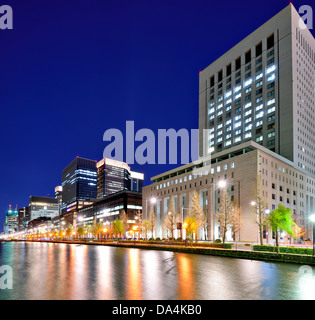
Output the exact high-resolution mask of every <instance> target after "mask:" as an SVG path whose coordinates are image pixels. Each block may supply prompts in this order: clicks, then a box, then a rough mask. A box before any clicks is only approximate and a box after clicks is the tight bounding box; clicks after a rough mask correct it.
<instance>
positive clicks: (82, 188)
mask: <svg viewBox="0 0 315 320" xmlns="http://www.w3.org/2000/svg"><path fill="white" fill-rule="evenodd" d="M62 188H63V190H62V213H66V212H70V211H76V210H78V209H79V208H80V207H82V206H83V205H84V203H85V202H88V203H90V201H89V200H91V199H96V197H97V170H96V161H94V160H88V159H84V158H79V157H77V158H76V159H74V160H73V161H72V162H71V163H70V164H69V165H68V166H67V167H66V168H65V169H64V170H63V171H62Z"/></svg>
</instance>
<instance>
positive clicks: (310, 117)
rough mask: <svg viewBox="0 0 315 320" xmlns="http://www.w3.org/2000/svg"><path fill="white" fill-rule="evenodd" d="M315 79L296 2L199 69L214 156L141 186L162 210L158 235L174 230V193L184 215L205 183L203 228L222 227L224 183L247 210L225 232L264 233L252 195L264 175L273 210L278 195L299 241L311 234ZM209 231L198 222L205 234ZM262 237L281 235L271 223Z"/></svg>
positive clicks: (313, 57)
mask: <svg viewBox="0 0 315 320" xmlns="http://www.w3.org/2000/svg"><path fill="white" fill-rule="evenodd" d="M314 89H315V41H314V38H313V36H312V34H311V33H310V31H309V30H308V29H307V27H306V25H305V24H304V22H303V21H302V19H301V18H300V16H299V15H298V13H297V11H296V10H295V8H294V7H293V6H292V5H291V4H290V5H289V6H287V7H286V8H284V9H283V10H282V11H281V12H279V13H278V14H277V15H275V16H274V17H273V18H271V19H270V20H269V21H267V22H266V23H265V24H263V25H262V26H261V27H259V28H258V29H257V30H256V31H254V32H252V33H251V34H250V35H249V36H247V37H246V38H245V39H243V40H242V41H241V42H239V43H238V44H236V45H235V46H234V47H233V48H232V49H230V50H229V51H227V52H226V53H225V54H224V55H222V56H221V57H220V58H219V59H217V60H216V61H214V62H213V63H212V64H211V65H209V66H208V67H207V68H206V69H204V70H203V71H202V72H201V73H200V77H199V129H200V138H199V150H200V156H206V155H207V156H208V155H211V159H209V160H208V159H207V161H206V162H205V161H204V159H202V158H200V159H199V160H198V161H195V162H194V163H190V164H187V165H185V166H181V167H179V168H176V169H174V170H171V171H168V172H165V173H162V174H159V175H157V176H155V177H152V178H151V181H152V184H151V185H149V186H146V187H144V188H143V209H144V216H148V213H149V210H150V207H151V208H152V209H153V212H155V214H156V218H157V228H156V231H155V232H156V235H155V236H159V237H165V236H166V235H167V232H166V230H165V227H164V221H165V217H166V216H167V214H168V208H169V203H170V202H171V201H173V208H178V209H179V210H180V212H181V219H182V221H184V219H185V217H186V215H187V212H189V210H190V208H191V207H192V194H193V193H194V192H197V193H199V195H200V199H201V206H202V208H203V209H204V212H205V213H206V215H207V217H208V224H207V227H208V230H207V231H206V232H205V233H206V234H207V236H208V238H210V239H215V238H217V237H222V228H220V223H219V221H218V219H217V215H216V212H217V211H218V208H219V203H220V200H221V199H220V188H226V189H227V190H228V192H229V194H230V195H231V198H232V201H233V205H234V208H237V209H238V210H239V212H240V217H239V222H238V223H239V226H238V227H239V228H238V229H239V230H238V231H232V230H230V231H229V234H228V236H227V238H228V239H229V240H238V241H255V242H257V241H259V231H258V228H257V225H256V224H255V223H254V218H253V215H256V211H255V210H256V209H255V206H254V207H253V206H252V205H251V204H252V203H253V200H255V199H256V198H255V197H256V195H255V192H254V190H255V188H256V187H257V185H258V184H261V186H260V189H261V194H260V196H261V197H262V198H263V199H264V200H265V203H266V204H265V208H264V209H265V215H267V214H268V212H270V211H271V210H273V209H275V208H276V207H277V206H278V204H282V205H284V206H286V207H288V208H290V209H292V212H293V219H294V221H295V222H296V224H297V226H298V228H300V230H302V235H300V236H299V237H298V241H302V239H304V240H305V239H310V238H311V234H312V228H311V224H310V222H309V216H310V214H312V213H313V212H314V210H315V162H314V159H315V143H314V142H315V121H314V116H315V112H314V111H315V110H314V107H315V106H314V101H315V97H314V95H315V90H314ZM204 129H206V130H204ZM205 132H206V136H205V137H204V133H205ZM208 164H209V165H208ZM219 181H220V182H221V181H222V182H224V184H222V185H225V186H224V187H220V184H219V183H218V182H219ZM153 198H155V201H154V203H150V199H153ZM254 203H255V201H254ZM204 231H205V230H199V237H200V238H201V237H203V236H204ZM285 236H286V235H282V237H283V239H285ZM264 239H265V242H266V243H268V241H273V240H274V239H275V235H274V234H273V233H272V230H267V229H266V228H265V229H264ZM287 240H288V239H287Z"/></svg>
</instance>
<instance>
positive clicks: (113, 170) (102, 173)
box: [96, 158, 144, 199]
mask: <svg viewBox="0 0 315 320" xmlns="http://www.w3.org/2000/svg"><path fill="white" fill-rule="evenodd" d="M96 166H97V198H98V199H102V198H104V197H106V196H108V195H110V194H113V193H115V192H119V191H122V190H130V191H137V192H141V191H142V186H143V180H144V175H143V174H142V173H138V172H133V171H131V170H130V167H129V166H128V164H126V163H125V162H121V161H117V160H113V159H109V158H104V159H102V160H101V161H99V162H98V163H97V165H96Z"/></svg>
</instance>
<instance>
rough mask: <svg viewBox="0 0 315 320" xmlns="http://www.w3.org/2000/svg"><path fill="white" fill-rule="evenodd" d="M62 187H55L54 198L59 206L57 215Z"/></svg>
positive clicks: (60, 202)
mask: <svg viewBox="0 0 315 320" xmlns="http://www.w3.org/2000/svg"><path fill="white" fill-rule="evenodd" d="M62 190H63V189H62V186H57V187H55V198H56V199H58V204H59V213H61V207H62Z"/></svg>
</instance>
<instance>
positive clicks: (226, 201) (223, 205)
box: [217, 189, 234, 244]
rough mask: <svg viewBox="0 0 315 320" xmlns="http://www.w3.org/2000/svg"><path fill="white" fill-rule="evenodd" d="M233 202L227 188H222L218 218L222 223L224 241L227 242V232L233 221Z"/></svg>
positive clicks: (221, 230)
mask: <svg viewBox="0 0 315 320" xmlns="http://www.w3.org/2000/svg"><path fill="white" fill-rule="evenodd" d="M233 211H234V209H233V202H232V200H231V196H230V194H229V192H228V191H227V189H222V190H221V192H220V204H219V208H218V212H217V218H218V221H219V224H220V233H221V236H222V242H223V244H224V243H225V239H226V233H227V231H228V230H229V229H231V226H232V223H233V214H234V213H233Z"/></svg>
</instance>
